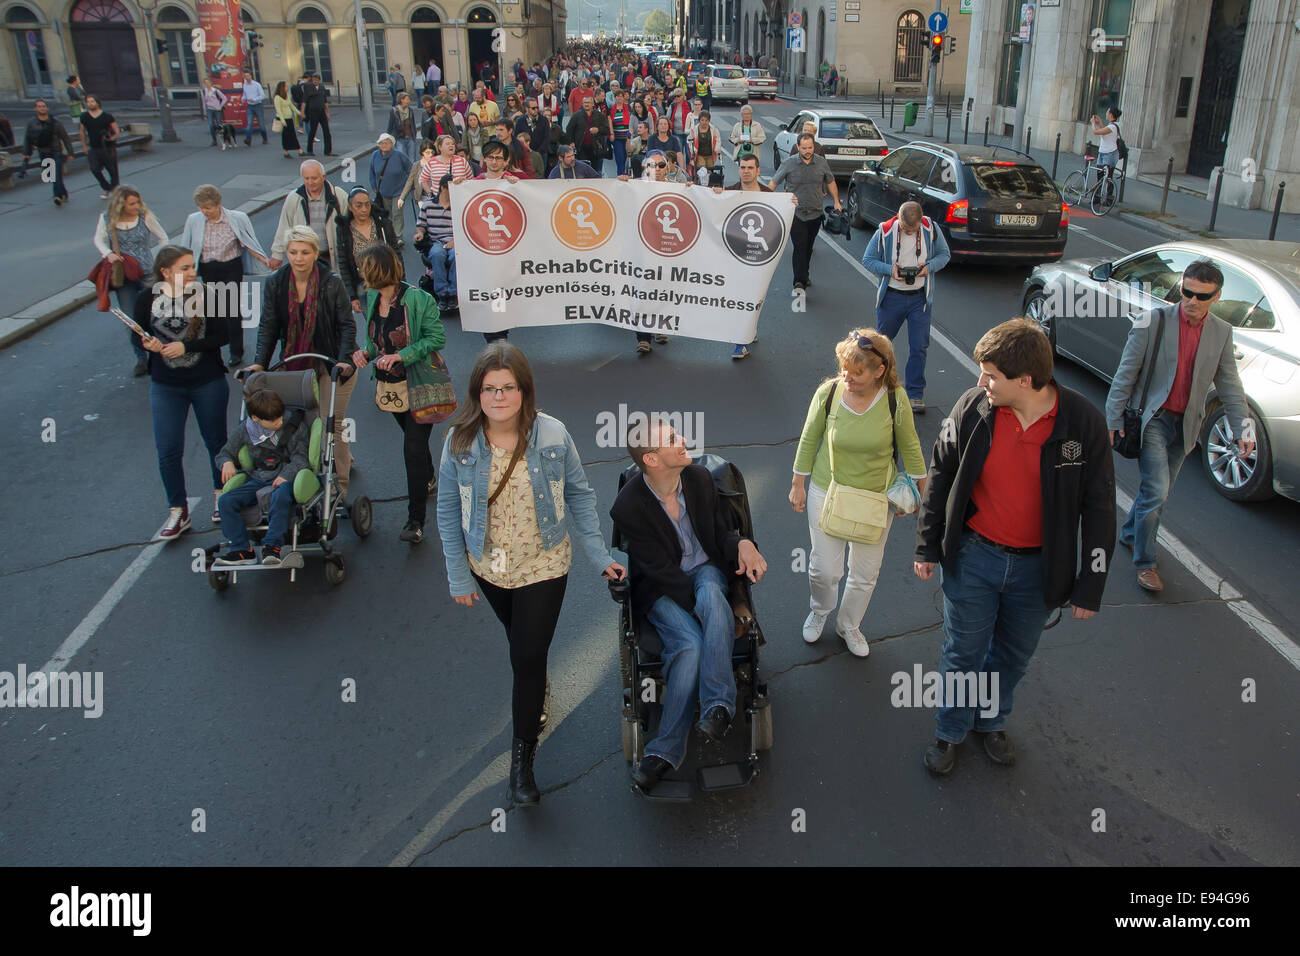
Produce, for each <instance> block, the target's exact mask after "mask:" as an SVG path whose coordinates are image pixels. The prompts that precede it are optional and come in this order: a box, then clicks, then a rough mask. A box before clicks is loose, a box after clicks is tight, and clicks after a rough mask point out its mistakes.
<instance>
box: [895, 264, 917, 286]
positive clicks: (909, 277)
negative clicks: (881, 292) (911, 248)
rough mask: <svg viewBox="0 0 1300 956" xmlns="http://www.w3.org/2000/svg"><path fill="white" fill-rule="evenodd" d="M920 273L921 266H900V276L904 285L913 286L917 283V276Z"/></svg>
mask: <svg viewBox="0 0 1300 956" xmlns="http://www.w3.org/2000/svg"><path fill="white" fill-rule="evenodd" d="M920 271H921V267H920V266H899V267H898V276H899V278H900V279H902V280H903V282H904V284H906V285H912V284H913V283H914V282H916V274H917V273H918V272H920Z"/></svg>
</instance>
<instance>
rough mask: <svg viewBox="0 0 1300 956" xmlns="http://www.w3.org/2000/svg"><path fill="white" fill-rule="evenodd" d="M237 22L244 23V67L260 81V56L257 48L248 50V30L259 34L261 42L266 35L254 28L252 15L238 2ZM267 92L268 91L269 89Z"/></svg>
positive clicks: (264, 39)
mask: <svg viewBox="0 0 1300 956" xmlns="http://www.w3.org/2000/svg"><path fill="white" fill-rule="evenodd" d="M239 22H240V23H242V24H243V25H244V46H245V49H244V69H246V70H252V71H253V79H255V80H257V82H259V83H261V82H262V58H261V56H260V55H259V54H258V51H257V50H249V49H248V48H247V46H248V31H249V30H252V31H253V32H254V33H257V34H260V36H259V39H261V41H262V42H263V43H265V42H266V36H265V34H262V33H261V31H260V30H258V29H256V28H255V27H254V26H253V15H252V14H251V13H249V12H248V7H246V6H244V5H243V4H240V7H239ZM267 92H268V93H270V91H269V90H268V91H267Z"/></svg>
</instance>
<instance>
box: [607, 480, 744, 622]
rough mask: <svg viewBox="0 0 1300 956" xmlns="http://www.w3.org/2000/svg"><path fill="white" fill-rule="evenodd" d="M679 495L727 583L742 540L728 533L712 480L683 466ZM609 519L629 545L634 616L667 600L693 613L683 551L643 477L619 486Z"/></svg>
mask: <svg viewBox="0 0 1300 956" xmlns="http://www.w3.org/2000/svg"><path fill="white" fill-rule="evenodd" d="M682 491H683V493H684V494H685V497H686V511H687V513H688V514H689V515H690V517H691V526H692V527H693V528H694V529H695V536H696V537H697V538H699V539H700V546H701V547H702V548H704V553H705V554H707V555H708V556H709V562H710V563H711V564H713V565H715V566H716V567H717V568H718V569H719V570H721V571H722V573H723V574H724V575H727V578H728V580H730V579H731V578H732V577H733V576H734V575H735V573H736V568H737V566H738V561H739V554H740V541H741V537H740V534H739V533H738V532H735V531H731V530H728V528H727V525H726V521H725V519H724V517H723V512H722V509H721V508H720V507H718V492H717V489H716V488H714V486H713V476H712V475H710V474H709V472H708V470H707V469H706V468H704V467H702V466H700V465H695V464H692V465H687V466H686V468H685V469H683V470H682ZM609 516H610V517H611V518H613V519H614V524H615V525H617V526H618V529H619V531H621V532H622V533H623V537H624V538H626V539H627V558H628V574H629V576H630V577H631V582H632V607H633V608H634V609H635V610H636V613H637V614H645V613H647V612H648V611H649V610H650V608H651V607H653V606H654V603H655V601H657V600H659V598H660V597H661V596H663V595H665V594H666V595H668V596H669V597H670V598H672V599H673V600H674V601H676V602H677V603H678V604H680V605H681V606H682V607H683V608H685V609H686V610H687V611H692V610H694V608H695V588H694V587H693V586H692V584H691V579H690V578H689V577H687V575H686V572H684V571H683V570H682V569H681V561H682V546H681V542H679V541H678V540H677V531H676V529H675V528H674V527H673V523H672V522H671V521H669V520H668V515H667V514H665V513H664V509H663V505H661V504H660V503H659V499H658V498H656V497H655V494H654V492H653V491H651V490H650V486H649V485H647V484H646V481H645V476H644V475H640V474H639V475H637V476H636V477H635V478H633V479H632V480H631V481H629V482H628V483H627V484H626V485H624V486H623V490H622V491H620V492H619V493H618V497H617V498H615V499H614V506H613V507H612V508H610V509H609Z"/></svg>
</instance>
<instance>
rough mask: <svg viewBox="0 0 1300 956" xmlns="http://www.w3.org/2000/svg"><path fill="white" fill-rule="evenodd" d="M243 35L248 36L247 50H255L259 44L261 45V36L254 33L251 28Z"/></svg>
mask: <svg viewBox="0 0 1300 956" xmlns="http://www.w3.org/2000/svg"><path fill="white" fill-rule="evenodd" d="M244 36H245V37H247V38H248V49H249V50H256V49H257V48H258V47H259V46H261V45H262V38H261V36H259V35H258V34H256V33H254V32H253V31H252V30H249V31H248V32H247V33H245V34H244Z"/></svg>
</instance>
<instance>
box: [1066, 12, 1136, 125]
mask: <svg viewBox="0 0 1300 956" xmlns="http://www.w3.org/2000/svg"><path fill="white" fill-rule="evenodd" d="M1132 12H1133V0H1093V4H1092V19H1091V20H1090V21H1089V23H1088V35H1089V36H1092V35H1093V31H1094V30H1097V29H1101V30H1104V31H1106V44H1107V45H1106V47H1105V49H1103V50H1098V51H1094V50H1093V49H1092V45H1091V44H1090V45H1089V50H1088V55H1087V57H1086V59H1085V60H1084V71H1083V84H1082V85H1081V86H1080V88H1079V115H1078V116H1077V117H1076V118H1077V119H1078V120H1079V121H1080V122H1087V120H1088V119H1089V118H1090V117H1092V116H1093V115H1096V116H1100V117H1102V118H1103V119H1104V118H1105V116H1106V110H1107V109H1108V108H1109V107H1111V106H1119V97H1120V92H1121V90H1122V89H1123V86H1124V61H1125V54H1126V52H1127V48H1128V25H1129V17H1130V16H1131V15H1132Z"/></svg>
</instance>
